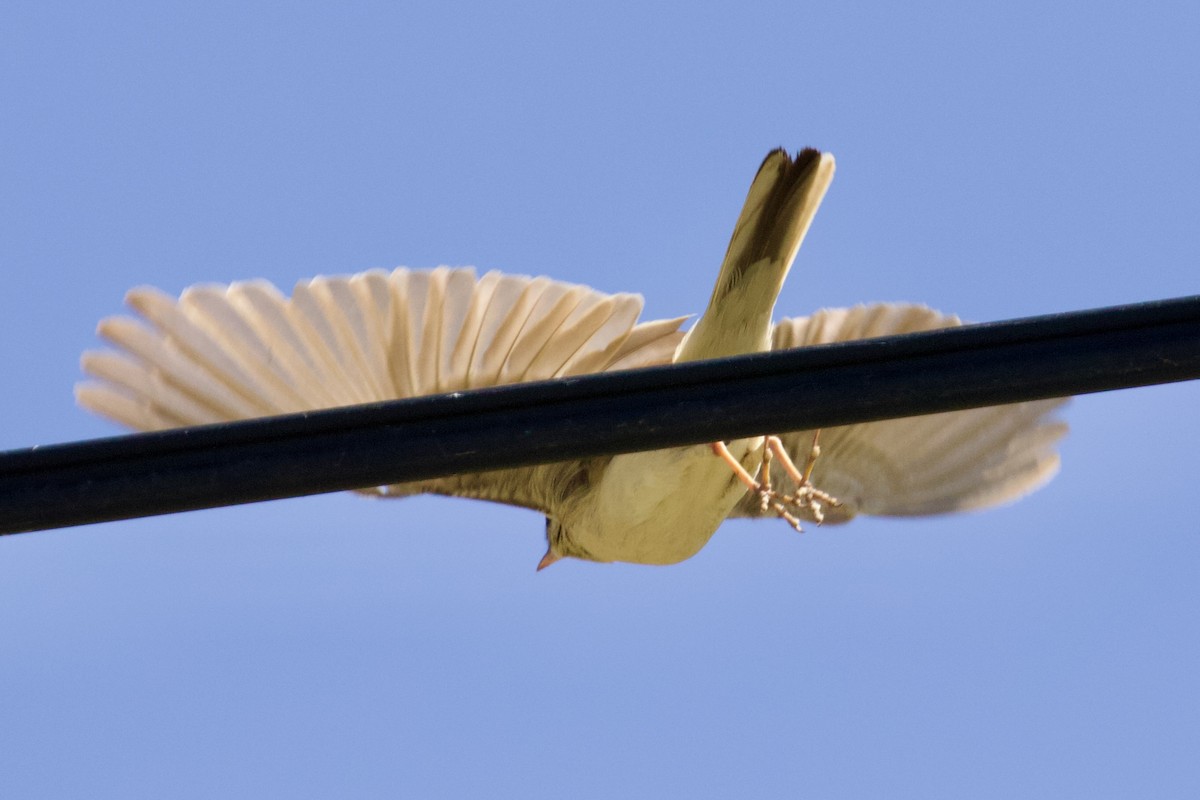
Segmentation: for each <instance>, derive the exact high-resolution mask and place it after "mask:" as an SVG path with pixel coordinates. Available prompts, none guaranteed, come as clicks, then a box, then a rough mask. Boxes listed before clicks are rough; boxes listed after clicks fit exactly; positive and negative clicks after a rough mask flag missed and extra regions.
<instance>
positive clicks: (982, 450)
mask: <svg viewBox="0 0 1200 800" xmlns="http://www.w3.org/2000/svg"><path fill="white" fill-rule="evenodd" d="M961 324H962V322H961V321H960V320H959V319H958V317H956V316H953V315H949V314H941V313H939V312H936V311H933V310H932V309H929V308H927V307H925V306H919V305H907V304H878V305H870V306H855V307H853V308H844V309H828V310H823V311H819V312H817V313H816V314H813V315H812V316H811V317H805V318H800V319H789V320H783V321H781V322H779V323H778V324H777V325H776V326H775V330H774V336H773V343H772V347H773V349H777V350H778V349H785V348H790V347H803V346H806V345H814V344H825V343H829V342H838V341H849V340H854V339H864V338H868V337H872V336H886V335H892V334H900V333H914V332H917V331H925V330H934V329H937V328H946V327H954V326H957V325H961ZM1065 402H1066V400H1064V399H1054V400H1039V401H1033V402H1027V403H1016V404H1012V405H1005V406H993V407H989V408H977V409H971V410H967V411H954V412H948V413H943V414H930V415H926V416H922V417H910V418H907V419H898V420H884V421H880V422H870V423H864V424H859V425H847V426H844V427H837V428H826V429H824V430H822V431H821V456H820V457H819V458H818V459H817V462H816V465H815V468H814V470H813V484H814V485H815V486H817V487H818V488H820V489H822V490H824V491H827V492H829V493H830V494H832V495H834V496H835V497H837V498H838V499H839V500H841V501H842V504H843V505H842V506H841V507H839V508H835V509H825V520H826V522H844V521H846V520H849V519H850V518H852V517H854V516H855V515H857V514H872V515H879V516H913V515H926V514H943V513H949V512H952V511H964V510H968V509H976V508H984V507H987V506H992V505H997V504H1000V503H1006V502H1009V501H1011V500H1015V499H1017V498H1018V497H1020V496H1022V495H1024V494H1027V493H1028V492H1031V491H1033V490H1034V489H1036V488H1038V487H1039V486H1041V485H1042V484H1044V483H1045V482H1046V481H1048V480H1049V479H1050V478H1051V477H1053V475H1054V473H1055V472H1056V471H1057V470H1058V465H1059V456H1058V453H1057V452H1056V451H1055V445H1056V444H1057V442H1058V441H1059V440H1060V439H1061V438H1062V437H1063V435H1065V433H1066V430H1067V426H1066V424H1065V423H1062V422H1060V421H1058V420H1057V419H1055V418H1054V416H1053V412H1054V411H1055V410H1056V409H1058V408H1060V407H1061V406H1062V405H1063V404H1064V403H1065ZM812 435H813V432H812V431H793V432H790V433H787V434H784V435H783V436H781V439H782V440H783V443H784V447H785V448H786V449H787V450H788V452H789V453H790V454H791V455H792V457H793V459H794V460H796V461H797V462H798V463H802V462H803V461H804V459H805V457H806V455H807V453H808V450H809V447H810V446H811V442H812ZM771 478H772V480H773V481H776V482H777V483H778V484H780V485H786V477H785V476H784V473H783V470H782V468H780V467H779V465H778V464H774V465H773V466H772V472H771ZM732 516H761V511H760V509H759V506H758V504H757V502H756V501H754V500H752V499H750V498H747V499H745V500H743V501H742V502H741V503H740V504H739V505H738V507H737V509H735V511H734V514H733V515H732Z"/></svg>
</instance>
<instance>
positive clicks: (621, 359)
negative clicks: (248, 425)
mask: <svg viewBox="0 0 1200 800" xmlns="http://www.w3.org/2000/svg"><path fill="white" fill-rule="evenodd" d="M127 301H128V304H129V306H130V307H131V308H132V309H133V311H134V313H135V316H133V317H114V318H110V319H107V320H104V321H103V322H101V324H100V326H99V332H100V335H101V336H102V337H104V338H105V339H107V340H108V341H109V342H110V343H111V344H112V345H114V346H115V348H116V352H113V351H92V352H88V353H85V354H84V355H83V358H82V367H83V370H84V372H85V373H87V374H88V375H89V376H90V378H91V380H90V381H88V382H84V383H81V384H80V385H79V386H77V387H76V398H77V400H78V402H79V403H80V405H82V406H84V407H86V408H88V409H90V410H92V411H95V412H96V413H98V414H101V415H103V416H106V417H108V418H110V419H112V420H114V421H116V422H118V423H120V424H122V425H125V426H127V427H130V428H134V429H137V430H157V429H161V428H169V427H178V426H184V425H197V424H205V423H213V422H223V421H229V420H235V419H244V418H248V417H255V416H263V415H272V414H281V413H289V412H295V411H303V410H311V409H318V408H327V407H330V406H336V405H347V404H353V403H365V402H372V401H378V400H389V399H397V398H403V397H414V396H418V395H422V394H431V393H435V392H442V391H455V390H460V389H466V388H476V387H485V386H494V385H498V384H501V383H511V382H515V381H521V380H535V379H540V378H550V377H555V376H563V375H578V374H582V373H584V372H598V371H604V370H608V369H613V368H618V367H619V368H624V367H625V366H642V365H646V364H651V363H667V362H669V361H670V360H671V359H672V356H673V353H674V351H675V348H676V346H677V345H678V342H679V340H680V338H681V337H682V334H681V333H679V330H678V328H679V325H680V323H681V322H682V321H683V319H676V320H664V321H659V322H651V323H645V324H642V325H638V324H637V318H638V314H639V313H640V312H641V308H642V301H641V297H639V296H638V295H631V294H617V295H608V294H604V293H602V292H597V291H595V290H592V289H589V288H587V287H585V286H579V285H574V284H567V283H560V282H557V281H553V280H550V279H549V278H544V277H543V278H530V277H527V276H523V275H504V274H501V273H499V272H489V273H487V274H486V275H484V276H483V277H482V278H479V279H477V278H476V277H475V272H474V270H472V269H469V268H463V269H460V268H450V267H438V268H437V269H434V270H426V271H422V270H407V269H403V268H401V269H397V270H394V271H393V272H391V273H387V272H383V271H380V270H373V271H370V272H365V273H361V274H358V275H353V276H349V277H318V278H313V279H312V280H308V281H300V282H299V283H297V284H296V286H295V288H294V290H293V292H292V295H291V297H285V296H284V295H283V294H282V293H281V292H280V291H279V290H278V289H276V288H275V287H274V286H272V285H271V284H270V283H268V282H266V281H261V280H259V281H248V282H240V283H234V284H231V285H229V286H217V285H205V286H196V287H192V288H190V289H188V290H186V291H184V292H183V294H182V295H181V296H180V297H179V298H178V299H176V298H173V297H171V296H169V295H167V294H165V293H163V292H160V291H158V290H157V289H149V288H141V289H137V290H134V291H132V292H130V293H129V295H128V298H127ZM592 466H594V465H591V464H590V462H571V463H568V464H560V465H547V466H543V467H537V468H532V467H531V468H525V469H522V470H502V471H498V472H488V473H478V474H473V475H462V476H455V477H453V478H446V479H440V480H437V481H426V482H422V483H419V484H398V485H395V486H389V487H375V488H368V489H365V490H364V491H365V492H367V493H373V494H378V495H381V496H389V497H399V496H405V495H408V494H414V493H419V492H434V493H440V494H454V495H460V496H466V497H478V498H482V499H489V500H496V501H499V502H509V503H513V504H516V505H522V506H527V507H531V508H540V509H541V510H543V511H549V510H550V509H549V508H548V507H546V506H547V504H548V503H549V499H548V498H549V495H548V494H547V492H546V491H545V487H546V486H555V485H557V483H559V482H561V481H566V480H572V479H574V478H573V477H572V476H575V475H577V474H580V473H582V472H586V471H587V470H588V469H590V468H592ZM531 482H532V483H533V484H534V485H533V487H532V488H531V486H530V484H531Z"/></svg>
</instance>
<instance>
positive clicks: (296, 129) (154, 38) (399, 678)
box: [0, 0, 1200, 798]
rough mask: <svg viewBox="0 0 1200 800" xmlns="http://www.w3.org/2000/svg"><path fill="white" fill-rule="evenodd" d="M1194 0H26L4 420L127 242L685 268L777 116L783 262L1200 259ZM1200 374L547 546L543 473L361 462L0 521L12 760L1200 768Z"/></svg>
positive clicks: (875, 274)
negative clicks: (984, 478)
mask: <svg viewBox="0 0 1200 800" xmlns="http://www.w3.org/2000/svg"><path fill="white" fill-rule="evenodd" d="M1198 31H1200V7H1197V6H1196V5H1195V4H1194V3H1162V4H1156V5H1153V6H1144V7H1139V8H1136V9H1135V8H1133V7H1125V6H1121V5H1115V4H1105V3H1061V4H1051V5H1047V4H1043V3H1026V2H1010V3H1004V4H999V5H996V6H993V7H990V8H972V9H970V10H967V9H966V7H964V6H963V5H961V4H958V3H917V4H878V5H873V4H855V3H845V4H829V5H828V6H821V5H803V4H797V3H779V4H766V3H743V4H737V5H736V7H735V5H734V4H723V5H720V6H718V5H709V4H670V3H644V4H638V5H633V6H628V7H615V6H603V5H595V4H592V5H587V6H568V5H566V4H544V5H539V4H516V5H510V6H506V7H503V8H500V7H492V6H482V5H480V6H476V5H472V4H459V5H455V4H450V3H443V4H429V5H427V6H424V5H420V6H419V5H416V4H391V3H350V4H336V5H335V4H329V5H328V6H325V5H320V4H312V3H299V4H292V5H290V6H284V5H276V4H270V5H268V4H261V5H259V4H244V3H206V4H196V5H194V6H192V7H174V6H173V5H172V4H162V3H112V4H103V5H97V4H85V3H55V2H37V3H27V2H21V1H20V0H17V1H16V2H9V3H7V4H5V8H4V10H3V11H0V73H2V74H3V75H4V76H5V78H4V80H3V82H0V107H2V108H3V113H2V117H0V271H2V272H0V274H2V275H3V276H4V280H5V288H4V291H3V292H0V319H3V320H4V321H5V325H6V330H7V335H5V336H3V337H0V366H2V368H3V370H4V372H3V374H4V375H6V376H7V378H6V379H5V381H4V388H5V391H3V392H2V393H0V419H3V420H4V423H3V425H0V447H3V448H16V447H23V446H28V445H32V444H45V443H51V442H60V441H71V440H77V439H83V438H88V437H95V436H106V435H112V434H114V433H116V432H117V431H116V429H115V428H114V427H112V426H110V425H109V424H107V423H105V422H104V421H102V420H99V419H96V418H92V417H89V416H88V415H87V414H85V413H83V412H81V411H79V410H78V409H76V408H75V407H74V405H73V400H72V396H71V388H72V385H73V384H74V382H75V381H76V380H77V379H78V378H79V373H78V363H77V362H78V356H79V353H80V352H81V351H82V350H84V349H86V348H88V347H92V346H94V345H95V338H94V335H93V330H94V326H95V323H96V321H97V320H99V319H100V318H101V317H103V316H106V315H110V314H113V313H116V312H118V311H119V310H120V309H121V298H122V295H123V293H124V292H125V290H126V289H127V288H129V287H131V286H134V285H138V284H145V283H150V284H154V285H157V286H159V287H161V288H163V289H166V290H168V291H171V292H177V291H179V290H181V289H183V288H184V287H186V286H188V285H190V284H192V283H197V282H205V281H229V280H233V279H238V278H249V277H266V278H269V279H270V280H272V281H274V282H275V283H276V284H278V285H280V286H281V287H284V288H289V287H290V286H291V285H292V284H293V283H294V282H295V281H296V280H297V279H300V278H304V277H308V276H312V275H315V274H320V273H327V274H329V273H343V272H354V271H359V270H363V269H368V268H372V267H392V266H396V265H401V264H403V265H407V266H414V267H421V266H434V265H437V264H442V263H446V264H474V265H477V266H478V267H480V268H482V269H490V268H499V269H504V270H508V271H514V272H524V273H533V274H548V275H551V276H554V277H557V278H562V279H564V280H570V281H578V282H584V283H589V284H591V285H594V286H596V287H597V288H600V289H604V290H608V291H619V290H625V291H637V292H641V293H642V294H644V295H645V296H646V312H647V315H648V316H650V317H662V316H668V315H671V316H674V315H678V314H683V313H689V312H696V311H699V310H701V308H702V307H703V304H704V302H705V301H706V300H707V297H708V294H709V291H710V289H711V281H712V279H713V277H714V276H715V274H716V269H717V266H718V264H719V261H720V257H721V255H722V253H723V252H724V247H725V244H726V242H727V240H728V236H729V233H730V230H731V228H732V225H733V221H734V219H735V217H736V214H737V212H738V210H739V208H740V205H741V202H742V199H743V197H744V192H745V189H746V187H747V185H748V184H749V181H750V178H751V177H752V175H753V174H754V170H755V168H756V167H757V165H758V163H759V160H760V159H761V158H762V156H763V155H764V154H765V153H766V152H767V151H768V150H769V149H771V148H773V147H776V146H785V147H788V148H789V149H798V148H800V147H802V146H805V145H813V146H817V147H820V148H822V149H825V150H829V151H831V152H833V153H834V154H835V155H836V156H837V158H838V165H839V166H838V175H837V178H836V180H835V182H834V185H833V188H832V189H831V191H830V193H829V195H828V197H827V199H826V203H825V206H824V207H823V208H822V210H821V212H820V214H819V215H818V217H817V220H816V222H815V224H814V226H813V229H812V232H811V234H810V237H809V240H808V242H807V243H806V244H805V247H804V249H803V251H802V253H801V256H800V260H799V261H798V263H797V265H796V268H795V269H794V270H793V271H792V274H791V277H790V280H789V283H788V285H787V286H786V287H785V290H784V293H783V296H782V297H781V300H780V304H779V306H778V310H779V313H781V314H791V315H798V314H802V313H806V312H808V311H811V310H813V309H815V308H818V307H821V306H837V305H845V304H850V303H855V302H860V301H870V300H914V301H922V302H926V303H929V304H930V305H933V306H935V307H937V308H941V309H944V310H947V311H955V312H957V313H959V314H961V315H963V316H964V317H967V318H970V319H975V320H995V319H1004V318H1010V317H1020V316H1027V315H1032V314H1040V313H1046V312H1052V311H1058V310H1068V309H1079V308H1089V307H1096V306H1103V305H1112V304H1118V303H1124V302H1131V301H1139V300H1150V299H1156V298H1165V297H1173V296H1180V295H1186V294H1194V293H1196V292H1197V291H1198V290H1200V280H1198V276H1200V226H1197V224H1196V221H1197V219H1200V189H1197V187H1198V186H1200V148H1198V147H1197V140H1198V138H1200V103H1198V102H1197V87H1198V86H1200V51H1197V49H1196V46H1195V43H1196V38H1197V32H1198ZM1197 407H1200V385H1198V384H1196V383H1191V384H1180V385H1174V386H1167V387H1157V388H1150V389H1141V390H1134V391H1127V392H1119V393H1109V394H1103V395H1095V396H1091V397H1085V398H1081V399H1078V400H1076V401H1075V402H1074V403H1073V404H1072V405H1071V407H1070V408H1069V410H1068V412H1067V417H1068V419H1069V421H1070V423H1071V425H1072V433H1071V435H1070V437H1069V438H1068V439H1067V441H1066V442H1065V444H1064V446H1063V454H1064V469H1063V472H1062V474H1061V475H1060V476H1059V477H1058V478H1057V479H1056V480H1055V481H1054V482H1053V483H1052V484H1051V485H1050V486H1049V487H1048V488H1046V489H1045V490H1043V491H1041V492H1039V493H1038V494H1036V495H1034V496H1032V497H1030V498H1028V499H1027V500H1025V501H1023V502H1021V503H1018V504H1016V505H1014V506H1012V507H1009V508H1005V509H1002V510H998V511H993V512H988V513H984V514H978V515H968V516H961V517H953V518H945V519H935V520H918V521H905V522H894V521H893V522H888V521H882V522H875V521H870V520H867V521H857V522H855V523H854V524H853V525H851V526H849V527H841V528H829V529H824V530H813V531H809V532H808V533H805V534H804V535H803V536H797V535H796V534H795V533H793V532H791V531H790V530H789V529H788V528H787V526H785V525H783V524H782V523H767V522H760V523H750V522H737V523H730V524H728V525H726V526H725V527H724V528H723V529H722V531H721V532H720V533H719V534H718V535H717V537H716V538H715V539H714V540H713V542H712V543H711V544H710V545H709V546H708V547H707V548H706V549H705V550H704V551H702V552H701V553H700V554H699V555H698V556H697V557H695V558H693V559H691V560H690V561H688V562H685V563H684V564H681V565H679V566H675V567H670V568H646V567H633V566H620V565H612V566H601V565H593V564H584V563H578V562H568V563H562V564H559V565H557V566H555V567H554V568H553V569H549V570H546V571H545V572H543V573H540V574H535V573H534V571H533V567H534V565H535V564H536V563H537V560H538V558H539V557H540V556H541V553H542V547H543V541H542V521H541V519H540V518H538V517H537V516H536V515H534V514H531V513H529V512H523V511H519V510H513V509H506V508H501V507H494V506H490V505H487V504H482V503H473V502H467V501H463V502H457V501H451V500H444V499H434V498H421V499H412V500H404V501H400V502H394V503H393V502H369V501H365V500H359V499H356V498H354V497H351V496H349V495H331V496H325V497H314V498H306V499H300V500H290V501H283V502H276V503H268V504H261V505H256V506H245V507H240V508H230V509H220V510H213V511H205V512H201V513H193V514H184V515H177V516H171V517H161V518H156V519H147V520H139V521H134V522H122V523H112V524H106V525H98V526H93V527H88V528H78V529H71V530H63V531H56V532H48V533H36V534H29V535H23V536H15V537H8V538H6V539H3V540H0V642H2V643H3V645H2V646H3V653H4V655H3V658H2V659H0V719H3V720H4V723H3V724H4V730H5V732H6V736H5V745H4V747H3V748H0V794H3V795H4V796H6V797H30V798H34V797H47V798H54V797H81V796H87V797H91V798H105V797H114V798H117V797H119V798H131V797H163V796H170V797H179V798H191V797H197V798H198V797H213V796H221V797H235V798H236V797H263V796H280V797H282V796H286V797H329V796H358V797H371V796H400V797H412V796H424V797H439V796H472V795H474V796H479V795H490V796H505V795H507V796H520V797H563V796H570V797H611V796H615V795H621V796H642V797H691V798H695V797H728V796H731V795H734V794H737V795H741V796H759V797H770V796H792V797H813V798H843V797H844V798H859V797H863V798H876V797H889V798H928V797H951V796H954V797H972V798H991V797H996V798H1009V797H1055V798H1061V797H1089V798H1099V797H1130V796H1146V797H1158V798H1171V797H1194V796H1196V795H1197V793H1200V763H1198V762H1197V760H1196V758H1195V753H1196V751H1197V746H1198V745H1200V644H1198V643H1200V605H1198V603H1197V596H1196V586H1197V583H1198V579H1200V538H1198V537H1197V536H1196V530H1197V523H1196V518H1197V514H1198V513H1200V507H1198V505H1197V491H1196V484H1195V480H1196V475H1197V474H1198V472H1200V469H1198V468H1200V456H1198V455H1197V453H1198V452H1200V422H1198V421H1197V420H1198V415H1197V414H1196V409H1197Z"/></svg>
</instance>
